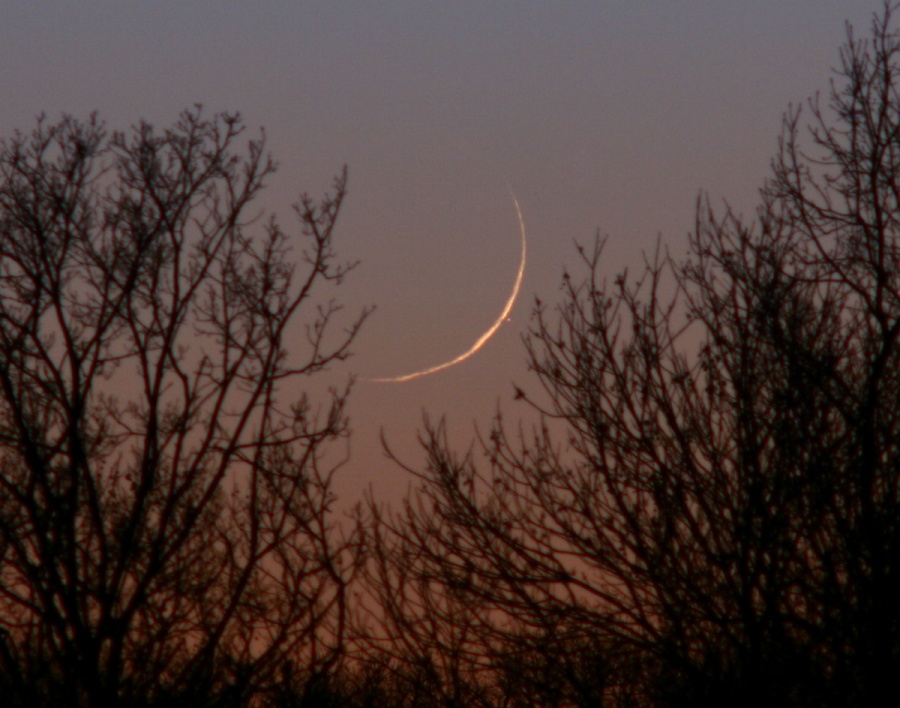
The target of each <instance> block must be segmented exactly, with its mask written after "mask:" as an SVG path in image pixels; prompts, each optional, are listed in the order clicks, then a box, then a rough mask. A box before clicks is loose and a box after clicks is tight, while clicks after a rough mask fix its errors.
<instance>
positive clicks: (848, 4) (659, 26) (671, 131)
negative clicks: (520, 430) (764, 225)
mask: <svg viewBox="0 0 900 708" xmlns="http://www.w3.org/2000/svg"><path fill="white" fill-rule="evenodd" d="M880 6H881V2H880V0H791V1H790V2H785V0H754V1H753V2H746V0H654V1H650V0H606V1H602V0H594V1H593V2H586V1H580V2H562V1H561V2H554V3H550V2H536V1H531V0H519V1H518V2H512V1H504V2H500V1H497V2H489V1H486V0H481V1H480V2H469V1H462V0H457V1H455V2H452V3H450V2H446V3H437V2H432V3H426V2H420V1H413V0H409V1H403V2H400V1H394V0H391V1H384V2H377V1H375V0H369V1H368V2H363V1H357V2H341V1H340V0H332V1H331V2H306V1H299V0H295V1H293V2H288V1H287V0H282V1H278V2H275V1H266V0H259V1H258V2H255V3H250V2H247V1H246V0H245V1H243V2H240V1H238V0H217V2H215V3H211V2H200V1H199V0H178V1H175V0H153V1H150V0H145V1H144V2H123V1H122V0H115V1H109V0H102V1H101V0H91V1H90V2H76V1H75V0H71V1H69V0H55V1H53V2H34V1H33V0H3V2H2V4H0V67H2V68H0V95H2V97H3V100H2V102H0V135H3V136H7V135H9V134H11V133H12V131H13V130H15V129H16V128H20V129H23V130H28V129H30V128H31V127H32V125H33V123H34V117H35V116H36V115H37V114H38V113H40V112H45V113H47V114H48V116H49V117H50V118H51V119H54V120H55V119H56V118H58V117H59V115H60V114H61V113H63V112H67V113H71V114H74V115H76V116H80V117H84V116H87V115H88V114H89V113H90V112H91V111H93V110H97V111H99V113H100V115H101V117H103V118H104V119H105V120H106V122H107V124H108V125H109V126H110V127H111V128H116V129H119V128H126V127H128V126H130V125H132V124H133V123H135V122H136V121H138V120H140V119H146V120H148V121H150V122H151V123H153V124H155V125H157V126H159V127H164V126H166V125H168V124H169V123H171V122H172V121H173V120H174V119H175V117H176V116H177V114H178V113H179V112H180V111H181V110H182V109H184V108H186V107H189V106H191V105H193V104H195V103H202V104H204V106H205V107H206V109H208V110H209V111H210V112H213V111H219V110H228V111H240V112H241V113H242V115H243V116H244V118H245V120H246V122H247V124H248V126H250V127H251V128H253V129H254V130H256V129H258V128H259V127H264V128H265V130H266V134H267V137H268V143H269V148H270V149H271V151H272V153H273V154H274V156H275V158H276V159H277V160H278V162H279V165H280V168H279V171H278V173H277V174H276V175H275V177H274V178H273V179H272V180H270V188H269V189H268V190H267V192H266V194H265V195H264V197H263V199H264V206H265V207H266V208H270V209H274V210H276V211H278V212H279V213H280V214H281V220H282V223H283V224H284V225H289V224H290V223H291V222H290V216H291V214H290V212H289V210H288V208H287V207H288V205H290V204H291V203H292V202H293V201H294V200H295V198H296V196H297V195H298V194H299V193H300V192H303V191H307V192H311V193H313V194H321V193H322V192H323V191H325V190H326V189H327V188H328V187H329V186H330V183H331V179H332V177H333V176H334V175H335V174H337V173H338V171H339V170H340V169H341V166H342V165H343V164H345V163H346V164H347V165H348V166H349V171H350V180H349V197H348V200H347V202H346V204H345V209H344V212H343V213H342V215H341V218H340V222H339V229H338V241H337V247H338V249H339V252H340V254H342V255H343V256H344V257H346V258H347V259H352V260H359V261H361V265H360V266H359V268H358V269H357V270H356V271H355V272H354V273H353V274H352V275H351V276H350V278H349V279H348V281H346V283H345V285H343V286H342V287H341V288H340V290H339V291H338V296H339V298H340V299H342V300H343V301H344V302H345V303H346V304H347V305H348V310H350V311H353V310H358V309H359V308H361V307H362V306H363V305H365V304H374V305H376V306H377V308H378V309H377V311H376V312H375V314H374V315H373V316H372V317H371V318H370V320H369V322H368V323H367V326H366V328H365V330H364V332H363V334H362V336H361V337H360V339H359V340H358V343H357V346H356V347H355V351H356V352H357V354H356V356H355V357H354V358H353V359H352V360H351V361H350V362H348V363H347V365H346V366H343V367H340V368H339V369H337V370H336V371H334V372H333V376H334V380H335V381H345V380H346V378H347V377H348V376H349V375H350V374H355V375H357V376H359V377H360V380H358V381H357V383H356V386H355V389H354V392H353V395H352V400H351V405H350V414H351V417H352V425H353V429H354V435H353V438H352V443H351V451H350V452H351V459H350V462H349V463H348V464H347V465H346V466H345V468H344V469H343V470H342V471H341V472H340V476H339V479H338V482H337V486H336V488H337V491H338V493H339V494H340V495H341V496H342V497H343V499H344V500H345V501H348V502H349V501H353V500H354V499H356V498H358V497H359V494H360V492H361V491H362V490H363V489H364V488H366V487H367V486H369V485H372V487H373V489H374V491H375V494H376V496H378V497H380V498H385V499H387V498H392V497H393V498H395V496H396V494H397V493H398V492H400V491H402V490H404V489H405V488H406V486H407V485H408V484H409V483H410V480H409V478H408V477H407V476H406V475H405V473H403V472H402V471H400V470H398V469H397V468H396V467H395V466H394V465H392V463H390V462H389V461H387V460H386V459H385V458H384V456H383V453H382V452H381V447H380V443H379V432H380V431H381V430H383V431H384V434H385V436H386V437H387V438H388V440H389V441H390V442H391V443H392V446H393V447H394V448H395V449H396V450H397V452H399V453H400V455H401V456H402V457H403V458H404V459H407V460H409V462H410V463H412V464H414V465H415V464H416V463H418V462H420V461H421V454H420V453H419V452H418V451H417V449H416V447H415V439H416V435H417V429H418V428H419V427H420V425H421V420H422V412H423V410H425V411H428V412H429V414H430V415H431V416H432V417H433V418H437V417H440V416H442V415H446V416H447V419H448V424H449V426H450V431H451V435H452V437H453V438H454V439H455V440H459V441H460V442H461V445H460V447H461V448H462V449H461V451H464V448H465V445H466V441H468V440H469V439H470V438H471V434H472V430H473V424H474V423H475V422H477V423H478V424H479V425H482V426H484V425H486V424H487V422H488V421H489V420H490V418H491V416H492V415H493V414H494V413H495V412H496V411H497V409H498V406H500V407H501V408H502V410H503V413H504V417H505V418H506V419H507V420H515V419H517V418H518V417H519V415H520V414H522V413H524V412H525V411H522V410H520V407H519V406H517V405H516V404H515V403H513V402H512V400H511V399H512V391H513V389H512V382H513V381H516V382H517V383H519V384H522V385H523V387H524V388H526V389H529V388H534V385H533V382H532V381H531V380H530V379H529V376H528V373H527V371H526V367H525V358H524V349H523V347H522V344H521V334H522V333H523V332H524V331H525V329H526V327H527V325H528V320H529V313H530V310H531V305H532V303H533V300H534V296H535V295H536V294H537V295H539V296H540V297H541V298H542V299H543V300H544V301H546V302H556V301H557V299H558V295H559V282H560V276H561V273H562V268H563V266H564V264H570V265H571V264H572V263H573V262H574V258H573V256H574V253H575V249H574V245H573V244H574V242H575V241H576V240H577V241H579V242H581V243H589V242H590V241H591V240H592V239H593V237H594V234H595V233H596V232H597V230H598V229H599V231H600V232H601V233H602V234H607V235H608V236H609V242H608V244H607V249H606V251H605V260H604V266H603V271H604V273H605V274H606V275H608V276H609V277H610V278H612V277H613V276H614V275H615V274H616V273H617V272H618V271H619V270H621V269H623V268H625V267H626V266H631V267H632V269H637V268H639V267H640V264H641V254H642V252H644V251H648V250H652V249H653V247H654V245H655V243H656V240H657V238H658V237H661V238H662V240H663V242H664V243H665V244H666V245H668V247H669V248H670V250H671V252H672V253H674V254H676V255H677V254H682V253H683V252H684V250H685V245H686V238H685V236H686V234H687V233H688V231H689V230H690V229H691V227H692V223H693V209H694V204H695V200H696V198H697V195H698V193H699V192H700V191H701V190H705V191H707V192H709V194H710V195H711V197H712V198H713V199H714V200H715V201H718V202H721V201H722V200H725V199H727V200H728V201H729V203H730V204H731V205H732V206H733V207H734V208H735V209H736V210H737V211H740V212H743V213H745V214H746V213H749V212H750V210H751V209H752V208H753V207H754V205H755V203H756V196H757V189H758V187H759V186H760V184H761V183H762V181H763V180H764V179H765V177H766V176H767V171H768V166H769V161H770V159H771V157H772V155H773V154H774V150H775V147H776V141H777V136H778V132H779V127H780V121H781V116H782V113H783V112H784V110H785V109H786V108H787V106H788V105H789V104H790V103H792V102H793V103H794V104H796V103H798V102H802V101H803V100H805V99H806V98H807V97H808V96H810V95H812V94H814V93H815V92H816V91H817V90H821V91H826V90H827V87H828V81H829V79H830V78H831V71H830V70H831V68H832V67H834V66H835V65H836V64H837V61H838V48H839V46H840V44H841V43H842V41H843V39H844V37H845V30H844V21H845V20H849V21H850V22H851V23H852V24H853V25H854V26H855V28H856V31H857V34H859V35H867V34H868V31H869V24H870V18H871V15H872V13H873V12H874V11H876V10H878V9H879V8H880ZM507 184H508V185H509V187H511V188H512V190H513V191H514V193H515V195H516V197H517V198H518V200H519V203H520V204H521V208H522V215H523V217H524V220H525V225H526V228H527V233H528V254H529V259H528V265H527V268H526V271H525V276H524V282H523V285H522V293H521V295H520V297H519V300H518V302H517V304H516V306H515V308H514V309H513V311H512V321H511V322H510V323H508V324H506V325H504V326H503V327H501V328H500V330H499V331H498V332H497V334H496V335H495V336H494V337H493V338H492V339H491V340H490V341H489V342H488V343H487V344H486V345H485V347H484V348H483V349H481V351H479V352H478V353H477V354H476V355H475V356H474V357H472V358H471V359H469V360H467V361H466V362H464V363H462V364H460V365H458V366H456V367H453V368H451V369H448V370H445V371H442V372H440V373H438V374H435V375H433V376H429V377H424V378H421V379H416V380H414V381H410V382H407V383H399V384H383V383H372V382H368V381H366V380H365V378H367V377H384V376H396V375H400V374H404V373H408V372H411V371H417V370H420V369H424V368H427V367H429V366H432V365H435V364H438V363H440V362H443V361H446V360H448V359H452V358H453V357H455V356H457V355H458V354H460V353H461V352H463V351H465V350H466V349H468V348H469V347H470V346H471V345H472V343H473V342H474V341H475V340H477V338H478V337H479V336H480V335H481V334H482V333H483V332H484V331H485V330H486V329H487V328H488V327H489V326H490V325H491V323H492V322H493V321H494V320H495V319H496V317H497V315H498V314H499V312H500V311H501V310H502V308H503V306H504V304H505V303H506V300H507V298H508V297H509V293H510V289H511V287H512V284H513V281H514V279H515V275H516V269H517V266H518V259H519V232H518V220H517V217H516V212H515V207H514V205H513V202H512V199H511V197H510V194H509V189H508V187H507ZM298 341H299V338H298Z"/></svg>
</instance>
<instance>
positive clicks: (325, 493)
mask: <svg viewBox="0 0 900 708" xmlns="http://www.w3.org/2000/svg"><path fill="white" fill-rule="evenodd" d="M243 131H244V128H243V126H242V123H241V120H240V119H239V117H237V116H234V115H226V114H221V115H217V116H215V117H213V118H205V117H203V115H202V113H201V111H200V109H199V108H197V109H196V110H192V111H187V112H185V113H183V114H182V115H181V116H180V117H179V119H178V120H177V122H176V123H175V124H174V125H173V126H172V127H171V128H169V129H167V130H166V131H164V132H162V133H159V132H157V131H155V130H154V129H153V128H151V126H149V125H147V124H146V123H141V124H139V125H138V126H136V127H134V128H133V129H132V130H130V131H127V132H123V133H119V132H109V131H107V129H106V128H105V127H104V125H103V123H101V122H100V121H99V120H98V119H97V118H95V117H94V118H91V119H90V120H86V121H81V120H76V119H74V118H71V117H65V118H63V119H62V120H61V121H60V122H59V123H57V124H49V123H48V122H47V121H46V120H44V119H43V118H42V119H40V120H38V122H37V125H36V127H35V128H34V129H33V131H31V132H30V133H28V134H20V133H17V134H16V135H15V136H14V137H12V138H11V139H8V140H5V141H3V142H2V143H0V678H2V682H3V685H2V691H3V702H4V704H6V705H13V704H14V703H15V702H16V701H17V700H18V701H19V703H21V704H23V705H24V704H28V705H34V704H36V703H37V704H40V703H43V704H48V705H66V704H69V705H104V706H111V705H117V704H127V705H144V704H152V703H157V704H165V705H178V704H181V705H201V704H213V703H215V704H235V705H236V704H243V703H245V702H246V701H247V700H249V699H250V697H252V696H254V695H257V694H259V693H260V692H261V691H263V690H264V689H266V690H267V688H268V687H271V686H273V685H276V684H279V682H281V683H284V681H285V679H284V676H285V675H287V674H290V675H291V676H292V677H293V678H292V681H294V682H295V683H296V681H297V680H298V677H301V678H302V677H307V678H309V677H314V676H320V675H323V674H325V673H327V671H328V667H329V665H330V664H331V663H333V662H335V661H336V659H337V658H338V657H339V656H340V652H341V649H342V644H343V637H344V631H345V630H344V626H345V617H346V610H345V603H346V587H347V583H348V582H349V581H350V579H351V577H352V575H353V573H354V568H355V564H356V562H357V559H356V551H355V545H354V542H353V540H352V539H349V540H348V539H346V538H345V537H343V536H341V535H340V534H339V533H338V530H337V529H335V528H333V527H332V522H331V520H330V518H331V517H330V514H329V508H330V505H331V502H332V495H331V492H330V491H329V485H330V480H331V476H332V472H333V465H334V463H335V461H336V458H335V457H334V456H333V453H332V457H331V458H330V459H331V462H330V463H327V464H326V462H325V461H324V458H323V455H324V454H325V450H326V447H327V443H329V442H330V441H333V440H335V439H339V438H341V437H342V436H344V435H345V433H346V427H345V421H344V415H343V408H344V402H345V397H346V395H347V390H346V389H345V390H335V391H331V393H330V394H329V395H328V401H327V402H326V403H325V405H324V406H321V404H314V403H313V402H312V401H310V400H308V399H307V397H306V396H305V395H304V394H303V393H301V392H302V388H301V382H302V381H304V380H305V379H306V377H309V376H312V375H315V374H317V373H318V372H321V371H322V370H323V369H325V368H326V367H328V366H329V365H330V364H332V363H333V362H336V361H339V360H342V359H344V358H345V357H346V356H347V355H348V354H349V350H348V347H349V345H350V343H351V342H352V341H353V339H354V337H355V336H356V333H357V331H358V328H359V326H360V324H361V321H362V319H363V318H362V317H359V318H356V319H355V320H353V321H349V322H347V323H346V324H338V321H337V318H336V314H337V312H338V310H339V309H340V308H339V307H338V306H337V305H336V304H335V303H334V302H333V300H328V299H327V298H328V297H330V296H329V295H328V290H327V288H329V287H331V286H332V285H333V284H335V283H339V282H340V281H341V278H342V277H343V276H344V274H345V273H346V272H347V270H348V267H349V266H347V265H341V264H339V263H336V261H335V255H334V251H333V230H334V226H335V220H336V218H337V215H338V211H339V209H340V207H341V203H342V200H343V198H344V195H345V180H346V174H343V175H341V176H340V177H339V178H338V179H337V180H336V181H335V183H334V189H333V191H332V193H331V194H330V195H328V196H326V197H325V198H324V199H322V200H321V201H320V202H316V201H313V200H312V199H310V198H308V197H305V196H304V197H302V198H301V199H300V201H299V202H298V204H297V205H296V206H295V210H296V216H297V218H298V221H299V227H298V231H299V232H301V233H299V234H298V235H297V236H294V235H289V234H287V233H286V232H285V231H283V230H282V228H281V227H280V226H279V224H278V223H277V222H276V221H275V220H274V218H273V219H270V220H268V221H265V222H260V217H259V214H258V212H256V211H251V207H252V205H253V200H254V199H255V198H256V197H257V196H258V195H259V192H260V190H261V189H262V188H263V187H264V183H265V181H266V179H267V178H268V177H269V176H270V175H271V174H272V172H273V170H274V169H275V166H274V163H273V162H272V160H271V159H270V158H269V157H268V155H267V154H266V152H265V145H264V140H263V138H262V137H260V138H258V139H252V140H249V141H247V142H246V145H245V146H243V147H241V145H239V143H240V142H241V141H243V138H242V137H241V136H242V133H243ZM329 281H330V282H331V285H329ZM323 288H326V289H325V290H323ZM321 295H325V297H326V299H325V300H322V299H321ZM314 296H315V297H316V298H317V300H315V301H314V300H313V297H314ZM317 302H318V304H317ZM289 386H290V387H291V388H290V390H287V389H288V387H289Z"/></svg>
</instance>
